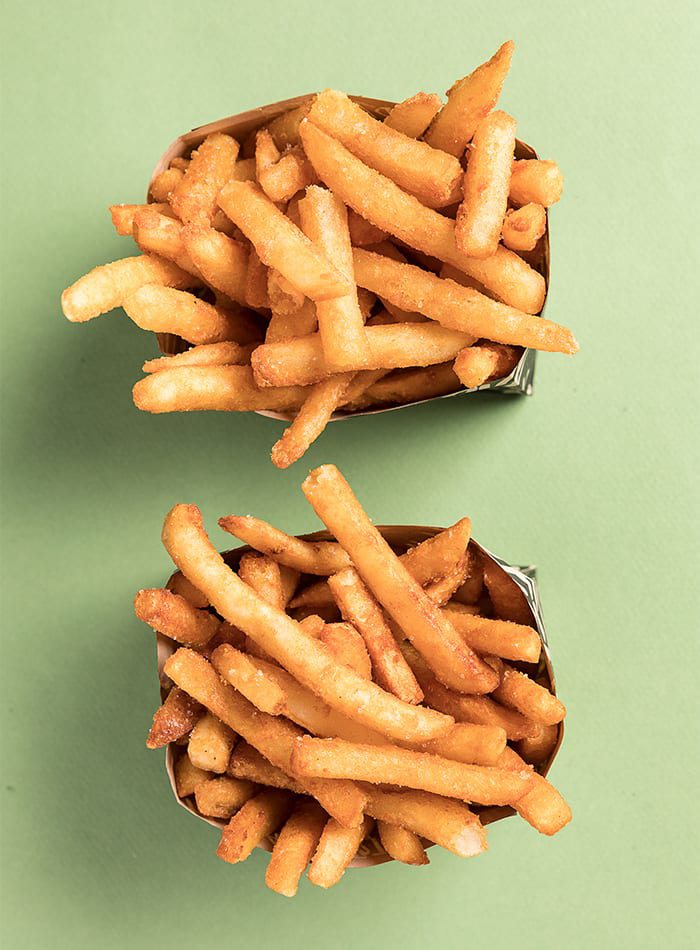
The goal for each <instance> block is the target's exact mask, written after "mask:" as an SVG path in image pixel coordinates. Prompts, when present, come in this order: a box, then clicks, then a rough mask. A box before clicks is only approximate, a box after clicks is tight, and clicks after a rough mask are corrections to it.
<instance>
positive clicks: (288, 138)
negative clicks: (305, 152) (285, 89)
mask: <svg viewBox="0 0 700 950" xmlns="http://www.w3.org/2000/svg"><path fill="white" fill-rule="evenodd" d="M312 101H313V100H312V99H311V98H309V100H308V101H307V102H304V103H303V104H302V105H300V106H297V107H296V108H295V109H289V110H288V111H287V112H283V113H282V114H281V115H278V116H277V118H276V119H273V120H272V122H270V123H268V126H267V128H268V130H269V132H270V135H271V136H272V138H273V139H274V141H275V145H276V146H277V148H279V149H285V148H288V147H289V146H292V145H298V144H299V123H300V122H301V121H302V119H303V118H304V117H305V116H306V114H307V112H308V111H309V109H310V108H311V102H312Z"/></svg>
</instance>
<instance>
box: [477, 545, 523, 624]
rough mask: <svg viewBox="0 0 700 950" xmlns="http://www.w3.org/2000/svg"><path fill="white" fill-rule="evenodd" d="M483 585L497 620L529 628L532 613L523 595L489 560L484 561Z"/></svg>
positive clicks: (494, 563) (500, 569) (501, 570)
mask: <svg viewBox="0 0 700 950" xmlns="http://www.w3.org/2000/svg"><path fill="white" fill-rule="evenodd" d="M484 584H485V585H486V589H487V591H488V593H489V597H490V598H491V603H492V604H493V609H494V613H495V615H496V617H498V619H499V620H512V621H513V623H519V624H523V625H525V626H531V624H532V611H531V610H530V607H529V605H528V602H527V598H526V597H525V594H524V593H523V592H522V591H521V590H520V588H519V587H518V585H517V584H516V583H515V581H514V580H512V578H510V577H508V575H507V574H506V572H505V571H504V570H503V568H502V567H499V566H498V564H496V562H495V561H492V560H491V558H485V559H484Z"/></svg>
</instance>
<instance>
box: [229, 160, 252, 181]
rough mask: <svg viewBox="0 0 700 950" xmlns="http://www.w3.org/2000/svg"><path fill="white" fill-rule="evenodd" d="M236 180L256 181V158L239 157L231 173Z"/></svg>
mask: <svg viewBox="0 0 700 950" xmlns="http://www.w3.org/2000/svg"><path fill="white" fill-rule="evenodd" d="M231 178H233V179H234V180H235V181H255V159H254V158H239V159H238V161H237V162H236V164H235V165H234V166H233V174H232V175H231Z"/></svg>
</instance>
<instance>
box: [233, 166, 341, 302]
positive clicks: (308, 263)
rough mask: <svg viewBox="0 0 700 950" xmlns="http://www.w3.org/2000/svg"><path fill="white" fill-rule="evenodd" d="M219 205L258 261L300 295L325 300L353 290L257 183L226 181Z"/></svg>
mask: <svg viewBox="0 0 700 950" xmlns="http://www.w3.org/2000/svg"><path fill="white" fill-rule="evenodd" d="M219 204H220V205H221V207H222V208H223V210H224V211H225V213H226V214H227V215H228V217H229V218H230V219H231V220H232V221H233V222H234V224H237V225H238V227H239V228H240V229H241V231H243V233H244V234H245V236H246V237H247V238H248V239H249V240H250V241H251V242H252V243H253V245H254V246H255V250H256V251H257V253H258V255H259V257H260V259H261V261H262V262H263V263H264V264H266V265H267V266H268V267H274V268H275V270H278V271H279V272H280V273H281V274H282V275H283V276H284V277H286V278H287V280H288V281H289V283H290V284H291V285H292V286H293V287H294V288H295V289H296V290H298V291H299V292H300V293H302V294H304V296H306V297H310V298H311V299H312V300H328V299H329V298H332V297H340V296H342V295H343V294H346V293H349V292H350V291H351V290H352V289H353V285H352V283H351V281H350V280H349V278H348V277H346V276H345V275H344V274H342V273H341V272H340V271H338V270H337V269H336V268H335V267H334V266H333V265H332V264H331V262H330V261H329V260H328V259H327V258H326V256H325V255H324V254H323V253H322V252H321V251H320V250H319V248H318V247H316V245H314V244H312V242H311V241H310V240H309V239H308V238H307V237H306V235H305V234H304V233H303V232H302V231H300V230H299V228H298V227H296V225H295V224H293V223H292V222H291V221H290V220H289V219H288V218H286V217H285V216H284V215H283V214H282V212H281V211H280V210H279V209H278V208H277V206H276V205H275V204H274V203H273V202H272V201H270V199H269V198H268V197H267V196H266V195H265V193H264V192H263V191H262V190H261V189H260V187H259V186H258V185H256V184H254V183H253V182H249V181H230V182H229V183H228V185H226V187H225V188H224V189H223V191H222V192H221V193H220V195H219Z"/></svg>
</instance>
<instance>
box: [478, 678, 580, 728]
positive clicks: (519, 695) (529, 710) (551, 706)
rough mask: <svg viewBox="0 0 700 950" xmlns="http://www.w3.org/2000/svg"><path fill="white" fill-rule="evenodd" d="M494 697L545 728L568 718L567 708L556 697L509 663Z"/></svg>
mask: <svg viewBox="0 0 700 950" xmlns="http://www.w3.org/2000/svg"><path fill="white" fill-rule="evenodd" d="M493 696H494V699H497V700H498V702H500V703H503V705H504V706H511V707H512V708H513V709H517V710H518V712H520V713H522V714H523V716H527V718H528V719H532V720H533V721H534V722H536V723H539V724H540V725H543V726H554V725H556V724H557V723H558V722H561V721H562V719H563V718H564V716H566V707H565V706H564V704H563V703H562V702H560V701H559V700H558V699H557V697H556V696H554V695H553V694H552V693H550V692H549V690H548V689H545V687H544V686H540V685H539V683H536V682H535V681H534V680H532V679H530V677H529V676H526V675H525V673H521V672H520V671H519V670H516V669H514V668H513V667H512V666H508V664H507V663H506V664H504V667H503V674H502V676H501V683H500V685H499V686H498V688H497V689H496V690H494V693H493Z"/></svg>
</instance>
